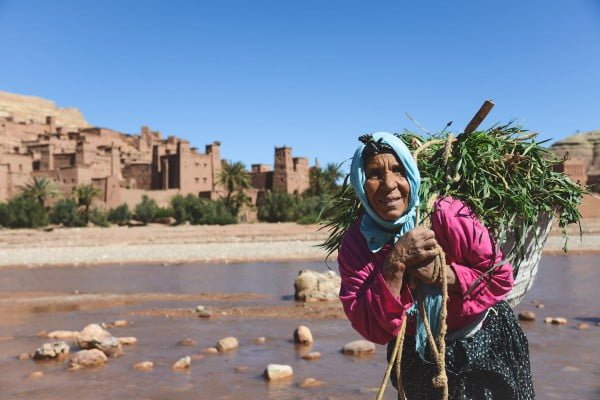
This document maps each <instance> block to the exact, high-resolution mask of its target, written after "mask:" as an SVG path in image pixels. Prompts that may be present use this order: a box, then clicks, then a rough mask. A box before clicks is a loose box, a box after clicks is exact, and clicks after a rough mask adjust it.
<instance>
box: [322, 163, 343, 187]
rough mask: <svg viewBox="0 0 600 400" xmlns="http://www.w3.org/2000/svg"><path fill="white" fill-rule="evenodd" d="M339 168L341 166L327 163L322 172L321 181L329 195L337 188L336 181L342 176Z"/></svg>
mask: <svg viewBox="0 0 600 400" xmlns="http://www.w3.org/2000/svg"><path fill="white" fill-rule="evenodd" d="M340 167H341V164H335V163H329V164H327V166H326V167H325V170H324V171H323V180H324V181H325V186H326V188H327V191H328V192H330V193H332V192H333V191H335V190H336V189H337V188H338V181H339V180H340V179H342V177H343V176H344V174H342V172H341V171H340Z"/></svg>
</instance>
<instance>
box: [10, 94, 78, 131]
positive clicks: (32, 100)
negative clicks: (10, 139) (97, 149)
mask: <svg viewBox="0 0 600 400" xmlns="http://www.w3.org/2000/svg"><path fill="white" fill-rule="evenodd" d="M47 116H53V117H55V118H56V124H57V125H58V126H64V127H67V128H86V127H88V126H89V124H88V123H87V121H86V120H85V118H84V117H83V114H82V113H81V111H79V110H78V109H76V108H60V107H57V106H56V104H55V103H54V102H53V101H50V100H46V99H42V98H41V97H34V96H24V95H20V94H14V93H8V92H3V91H0V117H12V118H13V119H14V120H15V121H16V122H27V123H29V122H35V123H39V124H44V123H46V117H47Z"/></svg>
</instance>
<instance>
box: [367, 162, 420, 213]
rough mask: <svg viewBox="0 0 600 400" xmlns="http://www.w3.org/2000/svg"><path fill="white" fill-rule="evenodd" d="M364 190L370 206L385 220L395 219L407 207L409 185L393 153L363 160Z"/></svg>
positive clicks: (402, 168)
mask: <svg viewBox="0 0 600 400" xmlns="http://www.w3.org/2000/svg"><path fill="white" fill-rule="evenodd" d="M365 175H366V181H365V192H366V193H367V199H368V200H369V204H370V205H371V208H372V209H373V210H374V211H375V212H376V213H377V215H379V217H380V218H381V219H383V220H386V221H395V220H397V219H398V218H400V217H401V216H402V215H403V214H404V213H405V212H406V209H407V208H408V196H409V194H410V185H409V184H408V179H406V172H405V171H404V167H403V166H402V164H400V163H399V162H398V160H397V159H396V157H395V156H394V155H393V154H377V155H375V156H373V157H371V158H369V159H367V160H366V161H365Z"/></svg>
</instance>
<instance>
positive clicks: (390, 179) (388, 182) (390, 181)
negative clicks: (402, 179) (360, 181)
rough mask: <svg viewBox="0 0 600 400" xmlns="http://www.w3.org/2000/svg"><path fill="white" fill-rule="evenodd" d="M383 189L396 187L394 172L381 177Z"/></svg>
mask: <svg viewBox="0 0 600 400" xmlns="http://www.w3.org/2000/svg"><path fill="white" fill-rule="evenodd" d="M383 187H384V189H388V190H393V189H394V188H395V187H396V178H395V176H394V174H385V176H384V178H383Z"/></svg>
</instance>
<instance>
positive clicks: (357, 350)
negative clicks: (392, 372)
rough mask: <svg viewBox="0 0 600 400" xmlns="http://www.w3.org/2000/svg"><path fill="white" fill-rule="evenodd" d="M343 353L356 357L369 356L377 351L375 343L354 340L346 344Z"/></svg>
mask: <svg viewBox="0 0 600 400" xmlns="http://www.w3.org/2000/svg"><path fill="white" fill-rule="evenodd" d="M342 353H344V354H346V355H349V356H356V357H362V356H367V355H370V354H373V353H375V343H372V342H369V341H368V340H354V341H352V342H349V343H346V344H345V345H344V347H343V348H342Z"/></svg>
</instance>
